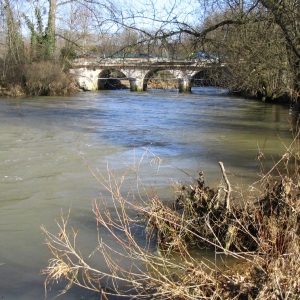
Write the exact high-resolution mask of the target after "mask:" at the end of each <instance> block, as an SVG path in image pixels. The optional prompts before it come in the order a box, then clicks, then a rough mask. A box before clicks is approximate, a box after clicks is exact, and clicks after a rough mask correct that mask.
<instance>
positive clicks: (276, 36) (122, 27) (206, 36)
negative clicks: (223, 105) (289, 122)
mask: <svg viewBox="0 0 300 300" xmlns="http://www.w3.org/2000/svg"><path fill="white" fill-rule="evenodd" d="M163 3H165V4H159V5H158V3H157V2H156V1H153V0H145V1H140V2H139V3H135V1H130V0H128V1H118V0H105V1H104V0H93V1H91V0H72V1H63V0H30V1H29V0H28V1H26V0H1V1H0V6H1V23H2V24H1V31H2V32H1V44H0V47H1V49H0V64H1V75H0V76H1V77H0V87H1V91H2V93H4V94H5V93H6V94H8V95H18V94H33V95H55V94H67V93H71V92H73V91H75V90H76V85H75V83H74V81H73V80H72V79H71V78H69V76H67V75H66V74H67V70H68V66H69V64H70V62H71V60H72V59H73V58H74V57H76V56H77V55H83V54H88V53H97V54H118V53H122V54H127V55H130V54H138V53H143V54H149V55H157V56H162V55H164V56H166V55H167V56H168V57H170V58H172V57H174V56H176V57H180V58H187V57H189V56H190V55H191V53H196V52H198V51H203V52H205V53H207V54H209V55H213V56H215V57H218V58H219V60H220V61H221V62H225V63H226V65H227V70H228V72H227V73H226V74H225V75H224V74H219V75H218V76H217V77H216V78H214V80H215V83H216V84H218V85H220V86H222V87H225V88H228V89H229V90H231V91H232V92H238V93H241V94H244V95H246V96H250V97H258V98H260V99H263V100H278V99H283V100H289V101H290V100H292V101H294V102H297V99H298V98H299V92H300V86H299V85H300V23H299V19H300V7H299V6H300V4H299V1H296V0H282V1H272V0H259V1H257V0H255V1H254V0H252V1H251V0H214V1H207V0H196V1H189V0H188V1H184V3H182V1H177V0H173V1H166V2H163ZM45 69H47V73H45V72H44V70H45ZM64 72H65V73H64ZM58 79H59V80H58Z"/></svg>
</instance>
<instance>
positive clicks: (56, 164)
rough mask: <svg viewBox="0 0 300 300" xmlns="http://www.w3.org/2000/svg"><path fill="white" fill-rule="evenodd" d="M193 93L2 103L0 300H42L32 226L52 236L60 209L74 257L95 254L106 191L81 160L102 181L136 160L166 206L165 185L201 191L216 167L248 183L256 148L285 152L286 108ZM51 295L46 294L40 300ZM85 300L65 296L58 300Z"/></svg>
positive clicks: (42, 254) (38, 247)
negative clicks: (201, 177) (194, 183)
mask: <svg viewBox="0 0 300 300" xmlns="http://www.w3.org/2000/svg"><path fill="white" fill-rule="evenodd" d="M193 92H194V93H193V94H191V95H185V94H178V93H176V92H174V91H172V92H165V91H149V92H145V93H130V92H129V91H101V92H100V91H99V92H91V93H80V94H77V95H76V96H74V97H64V98H57V97H49V98H43V97H39V98H25V99H1V101H0V126H1V135H0V145H1V146H0V168H1V172H0V191H1V197H0V241H1V246H0V264H2V265H0V297H2V298H3V299H21V300H29V299H30V300H31V299H43V297H44V287H43V280H44V278H43V276H41V274H40V271H41V269H42V268H44V267H45V266H46V265H47V260H48V259H49V257H50V256H49V252H48V250H47V248H46V246H45V245H44V236H43V235H42V232H41V230H40V226H41V224H44V225H45V226H46V227H47V228H48V229H49V230H50V231H56V228H55V225H54V221H53V220H54V219H55V218H59V216H60V213H61V209H64V210H67V209H69V208H70V207H71V211H72V213H71V223H72V226H74V227H75V228H78V229H79V230H80V233H82V237H81V241H82V243H81V245H80V246H81V248H82V249H83V251H84V252H85V253H90V252H91V251H92V250H93V248H94V247H95V243H96V230H95V221H94V218H93V215H92V202H93V199H97V198H99V197H100V193H104V195H105V192H104V191H103V190H101V187H100V186H99V185H98V184H97V181H96V180H95V179H94V177H93V176H92V174H91V173H90V172H89V170H88V168H87V166H86V164H85V162H84V161H83V157H84V158H85V159H86V160H87V161H88V163H89V164H90V166H91V167H92V168H93V169H94V170H97V171H99V172H105V170H106V169H107V164H108V165H109V168H110V169H113V170H115V172H116V173H117V174H118V173H121V172H123V171H124V170H125V169H126V168H128V167H129V166H131V165H133V164H134V163H135V164H136V165H138V164H139V163H140V161H141V160H142V163H141V166H140V175H141V178H142V179H143V182H144V184H145V185H146V186H149V187H153V186H155V187H156V189H157V190H158V191H159V192H160V193H161V194H162V195H163V196H164V197H167V196H168V195H170V192H171V189H169V188H168V186H169V185H170V183H171V182H174V181H175V182H176V181H190V178H189V177H188V176H187V174H189V175H190V176H191V177H196V176H197V173H198V171H199V170H200V169H201V170H203V171H204V173H205V174H206V177H207V182H208V184H210V185H212V186H214V185H217V184H218V182H219V179H220V171H219V167H218V162H219V161H223V162H224V164H225V166H226V168H227V170H228V171H229V173H230V178H231V180H232V181H233V182H236V183H241V182H245V183H249V182H252V181H254V180H255V179H256V178H257V177H256V176H257V174H258V173H259V164H258V162H257V160H256V156H257V153H258V149H262V150H264V152H265V155H266V157H269V158H270V156H271V155H272V156H274V157H275V158H276V156H277V155H280V154H281V153H282V152H283V151H284V145H283V143H282V142H284V143H286V145H288V143H289V141H290V138H291V137H290V132H289V123H288V120H289V114H288V108H284V107H281V106H278V105H268V104H264V103H257V102H254V101H247V100H244V99H239V98H235V97H229V96H228V95H226V93H225V91H222V90H219V89H216V88H199V89H195V90H194V91H193ZM279 138H280V139H279ZM153 155H156V156H157V157H155V156H153ZM158 157H159V159H158ZM142 158H143V159H142ZM270 162H271V159H269V161H268V160H267V161H266V164H269V163H270ZM124 187H125V188H126V185H125V186H124ZM98 259H100V258H98ZM99 265H101V261H99ZM56 293H57V287H53V291H52V292H50V293H49V298H51V297H52V296H54V295H55V294H56ZM75 295H76V296H75ZM89 296H90V294H88V293H86V292H84V291H81V290H78V289H74V290H72V291H70V292H68V293H67V294H65V295H63V296H61V298H60V299H63V300H67V299H78V297H82V299H87V298H88V297H89Z"/></svg>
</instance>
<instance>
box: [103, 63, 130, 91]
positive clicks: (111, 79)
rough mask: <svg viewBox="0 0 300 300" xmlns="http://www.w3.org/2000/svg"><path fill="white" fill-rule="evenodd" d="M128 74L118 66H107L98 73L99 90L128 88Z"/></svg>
mask: <svg viewBox="0 0 300 300" xmlns="http://www.w3.org/2000/svg"><path fill="white" fill-rule="evenodd" d="M128 86H129V84H128V78H127V76H126V75H125V74H124V73H123V72H121V71H120V70H118V69H116V68H105V69H103V70H101V72H100V73H99V74H98V83H97V87H98V90H112V89H113V90H115V89H123V88H128Z"/></svg>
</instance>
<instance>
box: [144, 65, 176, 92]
mask: <svg viewBox="0 0 300 300" xmlns="http://www.w3.org/2000/svg"><path fill="white" fill-rule="evenodd" d="M143 81H144V86H145V90H146V89H147V88H149V87H150V88H151V87H152V88H156V89H165V88H166V89H177V88H178V79H177V78H176V77H175V76H174V74H173V73H172V72H171V71H170V70H168V69H166V68H153V69H151V70H149V71H148V72H147V73H146V74H145V76H144V79H143Z"/></svg>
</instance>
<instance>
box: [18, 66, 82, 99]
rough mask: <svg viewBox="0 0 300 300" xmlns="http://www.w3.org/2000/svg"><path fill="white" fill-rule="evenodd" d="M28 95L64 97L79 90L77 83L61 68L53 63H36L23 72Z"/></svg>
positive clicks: (26, 67) (25, 68)
mask: <svg viewBox="0 0 300 300" xmlns="http://www.w3.org/2000/svg"><path fill="white" fill-rule="evenodd" d="M23 75H24V84H25V89H26V92H27V94H29V95H35V96H64V95H69V94H72V93H74V92H76V91H77V90H78V88H77V86H76V83H75V81H74V80H73V79H72V78H71V77H70V76H69V75H67V74H66V73H64V72H63V71H62V69H61V67H60V66H59V65H57V64H54V63H51V62H47V61H44V62H36V63H31V64H29V65H26V66H25V67H24V70H23Z"/></svg>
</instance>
